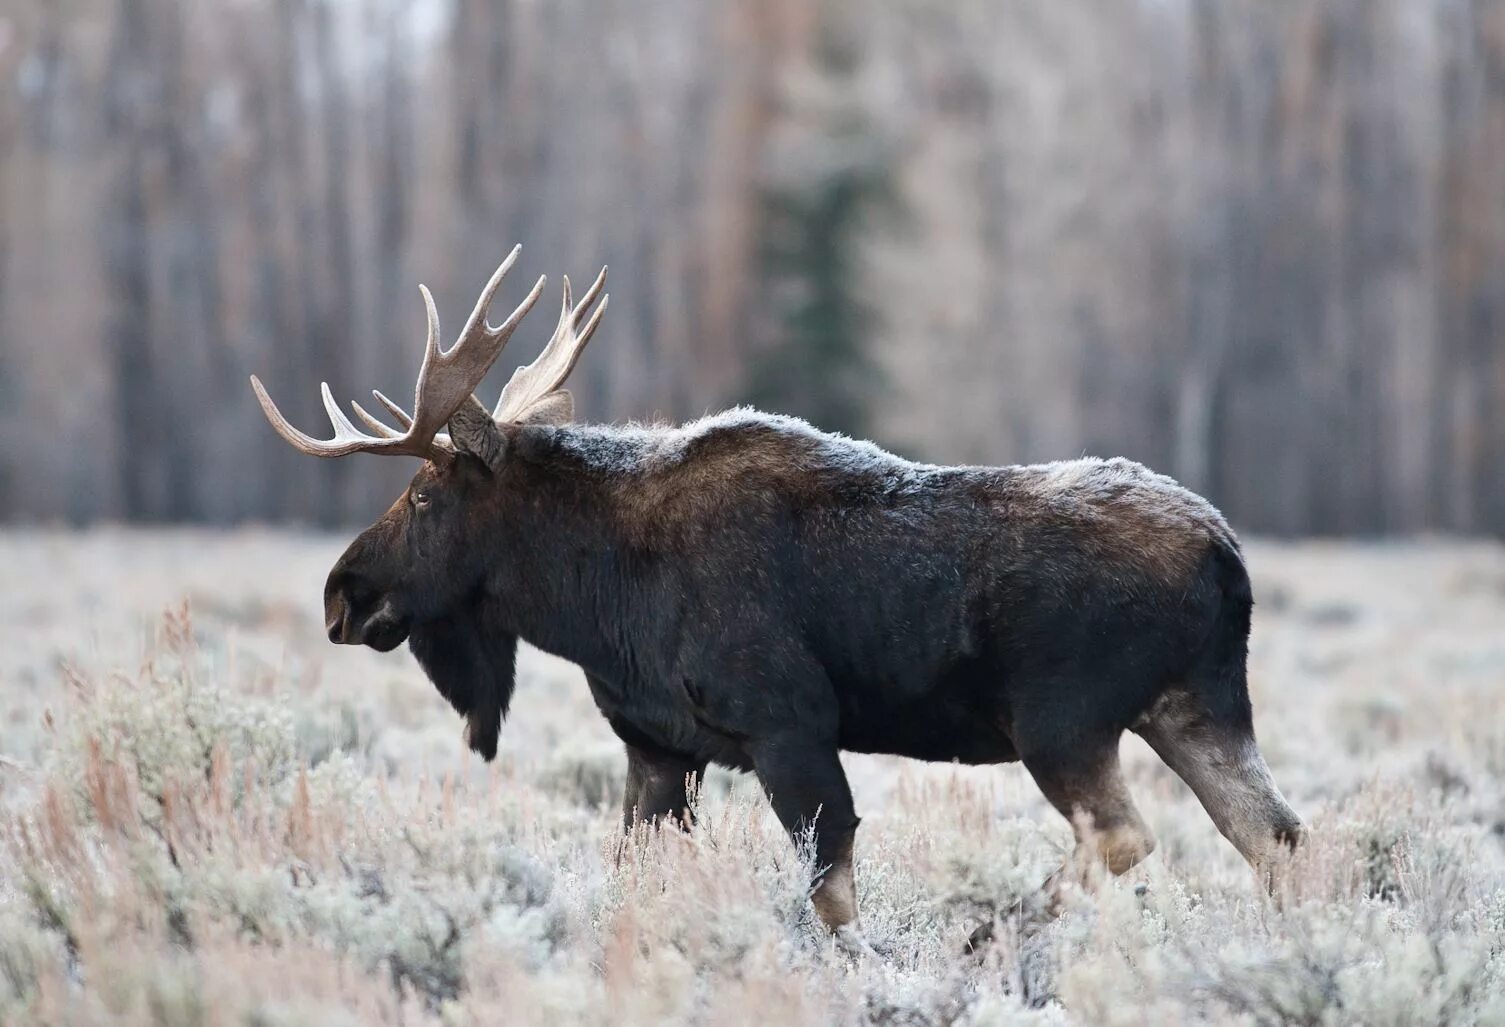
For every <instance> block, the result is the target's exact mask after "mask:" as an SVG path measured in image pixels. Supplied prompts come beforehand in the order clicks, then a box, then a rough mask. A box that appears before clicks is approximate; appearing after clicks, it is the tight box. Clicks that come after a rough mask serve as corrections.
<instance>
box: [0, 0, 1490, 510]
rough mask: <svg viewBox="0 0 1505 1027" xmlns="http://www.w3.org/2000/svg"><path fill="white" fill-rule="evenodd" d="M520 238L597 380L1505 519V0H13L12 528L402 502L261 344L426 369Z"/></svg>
mask: <svg viewBox="0 0 1505 1027" xmlns="http://www.w3.org/2000/svg"><path fill="white" fill-rule="evenodd" d="M519 241H520V242H522V243H524V252H523V259H522V261H521V263H520V266H519V268H518V269H517V271H515V272H514V276H515V277H516V278H517V279H518V282H516V283H509V289H508V290H507V291H506V292H505V293H504V295H503V297H502V298H501V299H500V300H499V301H498V307H499V308H501V307H503V306H508V307H510V304H511V303H515V302H516V300H517V299H518V298H519V297H520V296H521V295H522V292H523V289H524V288H525V287H526V285H527V284H529V283H531V281H532V279H533V278H534V277H536V275H538V274H539V273H542V272H547V273H549V275H550V278H551V295H557V293H554V292H553V290H554V289H557V286H558V278H559V275H560V273H562V272H568V273H570V274H571V275H572V277H574V279H575V280H576V281H577V283H578V282H580V281H582V280H585V281H588V280H589V278H590V277H591V275H592V274H593V273H594V272H595V270H596V269H597V267H599V265H600V264H601V263H603V262H609V263H610V264H611V267H612V271H611V281H610V288H611V292H612V303H611V311H610V313H609V315H608V316H607V319H606V322H605V325H604V327H603V329H602V331H601V333H600V334H599V335H598V336H597V339H596V341H595V342H594V344H593V345H592V348H591V350H590V351H589V352H588V353H587V355H586V358H585V359H584V360H583V361H582V364H581V366H580V368H579V370H578V371H577V373H576V376H575V381H574V388H575V391H576V394H577V397H578V399H579V408H580V410H581V412H582V414H583V415H584V416H586V417H589V418H590V419H593V420H604V419H624V418H646V417H652V416H664V417H671V418H683V417H688V416H694V415H698V414H700V413H702V412H704V411H706V410H709V409H715V408H718V407H721V406H723V405H726V404H729V403H732V402H736V401H744V400H745V401H753V402H756V403H759V404H760V405H765V406H768V407H771V408H775V409H780V410H787V411H790V412H795V413H800V414H803V415H806V416H808V417H810V418H811V419H812V420H814V421H815V422H816V423H817V424H819V425H821V426H822V427H826V428H832V429H841V430H846V431H850V432H854V433H858V434H862V435H867V436H870V437H873V438H875V439H877V440H878V441H880V442H882V443H884V444H886V445H889V446H891V447H893V448H895V449H897V450H899V451H901V452H903V453H905V454H907V455H911V456H915V457H920V458H926V459H933V460H938V461H944V462H964V461H972V462H986V463H1005V462H1018V461H1032V460H1042V459H1053V458H1061V457H1073V456H1077V455H1079V454H1081V453H1083V452H1084V451H1085V452H1091V453H1098V454H1103V455H1109V454H1120V453H1121V454H1124V455H1128V456H1131V457H1134V458H1137V459H1140V460H1143V461H1145V462H1146V463H1149V464H1150V465H1152V466H1154V467H1155V468H1157V469H1160V470H1163V471H1166V472H1168V473H1171V474H1174V475H1176V476H1177V477H1179V478H1180V479H1181V480H1182V481H1184V482H1185V483H1186V484H1188V485H1189V486H1191V487H1193V488H1195V489H1198V490H1200V491H1203V492H1205V493H1206V494H1207V495H1209V496H1210V497H1211V498H1213V499H1214V500H1215V501H1216V502H1218V503H1219V504H1221V505H1222V506H1223V507H1224V509H1225V510H1226V511H1227V512H1228V514H1229V515H1230V518H1231V519H1232V520H1233V521H1234V522H1235V524H1236V526H1238V527H1240V528H1243V529H1249V530H1254V531H1260V532H1267V533H1278V534H1302V533H1350V532H1356V533H1375V532H1413V531H1423V530H1441V531H1461V532H1494V533H1499V532H1502V531H1505V2H1501V0H1279V2H1274V0H1137V2H1122V0H1052V2H1050V3H1039V2H1034V0H990V2H984V0H874V2H867V3H863V2H859V0H850V2H843V0H822V2H819V3H808V2H804V0H449V2H442V0H5V3H4V4H3V5H0V520H35V519H64V520H68V521H87V520H92V519H100V518H111V519H126V520H140V521H162V520H187V521H205V522H217V523H223V522H233V521H240V520H246V519H266V520H272V519H292V520H298V521H305V522H319V523H335V522H345V521H366V520H369V519H370V518H371V517H373V516H374V515H375V514H376V513H377V512H378V511H379V510H380V509H382V508H383V507H384V506H385V504H386V503H387V502H388V501H389V500H390V498H391V496H392V495H393V494H395V492H396V490H397V488H398V487H399V483H400V482H401V481H403V480H405V478H406V476H407V474H408V473H410V471H411V467H410V466H395V467H394V466H389V465H394V464H396V465H400V464H403V463H404V462H403V461H381V460H354V461H319V460H312V459H308V458H306V457H301V456H299V455H297V454H296V453H294V452H293V451H292V450H291V448H290V447H288V446H287V445H285V444H283V443H282V442H281V441H279V440H278V439H277V438H276V437H275V436H274V435H273V433H272V431H271V429H270V428H269V427H268V426H267V425H266V423H265V421H264V420H263V418H262V416H261V413H260V411H259V409H258V408H257V406H256V404H255V402H254V400H253V398H252V395H251V391H250V388H249V387H248V385H247V382H246V377H247V375H248V374H250V373H251V372H255V373H257V374H259V375H260V376H261V377H262V378H263V380H265V381H266V382H267V384H268V387H269V388H270V390H271V392H272V395H273V396H274V397H276V399H277V400H278V402H279V403H280V404H281V405H282V408H283V410H284V411H286V412H288V414H289V416H291V417H293V419H294V421H295V422H296V423H298V424H300V425H302V426H304V427H305V428H307V429H309V430H313V431H315V433H319V432H320V431H321V430H322V427H323V425H324V423H325V422H324V418H323V414H322V412H321V411H320V409H319V406H318V398H317V386H318V382H319V380H320V379H327V380H328V381H329V382H330V384H331V386H332V388H333V389H334V391H335V393H336V395H338V396H342V397H345V398H359V397H363V396H365V395H366V394H367V390H368V389H370V388H371V387H373V386H374V387H379V388H381V389H383V390H384V391H387V392H389V393H391V394H393V395H395V396H407V395H411V389H412V382H413V377H414V374H415V372H416V370H417V362H418V358H419V354H420V349H421V342H422V331H423V329H422V324H423V321H422V307H421V304H420V301H419V297H418V292H417V288H416V286H417V283H418V282H419V281H424V282H427V283H428V284H429V285H430V287H431V288H433V289H434V292H435V295H436V297H437V298H438V300H439V306H440V311H441V315H442V317H443V318H444V323H445V326H446V334H447V336H448V337H452V333H453V332H454V331H456V330H457V329H458V327H459V325H460V323H461V322H462V320H463V318H464V317H465V315H466V314H467V313H468V312H469V309H470V306H471V304H472V303H473V301H474V298H475V296H476V293H477V292H478V291H479V289H480V286H481V285H482V284H483V283H484V281H485V280H486V278H487V276H488V275H489V274H490V272H491V270H492V269H493V268H494V267H495V266H496V264H497V262H498V261H499V260H500V259H501V257H502V256H503V255H505V254H506V252H507V251H508V249H509V248H510V247H511V246H512V244H513V243H514V242H519ZM553 305H554V304H553V302H550V303H547V304H544V305H543V306H542V308H541V309H540V310H539V311H537V312H535V314H534V316H533V318H532V320H531V322H529V323H527V324H526V325H525V328H524V329H523V330H522V331H521V332H520V333H519V335H518V336H517V337H516V339H515V341H514V343H513V348H512V349H511V350H509V351H508V352H507V353H506V354H505V355H504V356H503V358H502V361H501V364H502V365H503V366H501V367H499V368H498V370H497V371H495V372H494V373H493V377H494V379H495V382H494V385H493V389H495V388H499V387H500V383H501V382H502V381H503V380H504V379H505V375H506V374H507V373H509V372H510V369H511V367H513V366H515V365H516V364H517V363H520V362H522V361H524V360H526V359H529V358H531V357H532V356H533V355H534V354H535V353H536V352H537V349H538V347H539V346H540V345H541V344H542V342H543V340H544V338H545V336H546V335H547V333H548V331H549V329H550V328H551V327H552V321H553V316H554V311H553ZM494 395H495V393H494V391H493V392H491V393H490V394H489V395H488V396H487V397H486V398H494Z"/></svg>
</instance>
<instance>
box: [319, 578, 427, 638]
mask: <svg viewBox="0 0 1505 1027" xmlns="http://www.w3.org/2000/svg"><path fill="white" fill-rule="evenodd" d="M324 631H325V633H326V634H327V635H328V636H329V640H330V641H331V642H334V643H335V644H336V645H368V646H370V647H371V648H373V649H376V650H379V651H381V652H388V651H390V650H392V649H395V648H397V646H399V645H401V644H402V642H403V641H404V640H405V639H406V638H407V636H408V619H407V618H406V617H405V616H404V615H403V614H402V613H401V612H400V610H399V609H398V605H397V604H396V603H395V602H394V601H393V599H392V597H391V596H389V595H388V596H384V595H379V594H378V595H352V594H351V593H350V592H349V591H348V590H347V589H343V588H331V589H328V590H326V592H325V595H324Z"/></svg>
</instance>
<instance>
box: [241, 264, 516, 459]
mask: <svg viewBox="0 0 1505 1027" xmlns="http://www.w3.org/2000/svg"><path fill="white" fill-rule="evenodd" d="M521 252H522V247H521V246H514V247H513V248H512V252H511V253H510V254H508V255H507V259H506V260H504V261H502V265H501V267H499V268H497V269H496V273H495V274H493V275H492V276H491V281H489V282H487V283H486V288H485V289H483V290H481V298H480V299H479V300H477V301H476V308H475V310H474V311H473V312H472V313H471V315H470V320H469V321H467V322H466V323H465V329H464V331H462V332H461V333H460V338H459V339H458V340H456V342H455V344H454V345H453V346H451V347H450V348H449V349H448V350H441V349H440V348H439V312H438V311H437V310H436V309H435V308H434V297H433V296H432V295H431V294H430V293H429V291H428V289H427V288H426V287H424V286H422V285H420V286H419V287H418V288H419V290H420V291H421V292H422V293H423V305H424V308H425V310H426V311H427V312H428V341H427V342H426V343H425V344H424V350H423V364H422V366H421V367H420V368H419V369H418V385H417V387H416V389H415V390H414V395H413V416H412V417H409V416H408V415H407V414H405V413H403V412H402V410H401V408H400V407H398V406H397V404H395V403H393V402H392V401H391V400H389V399H387V398H386V397H385V396H383V395H381V393H376V396H377V398H378V399H379V400H381V401H382V403H383V404H384V405H385V406H386V407H387V409H388V410H391V411H392V412H393V414H394V416H398V419H399V421H401V422H402V424H403V428H404V430H403V431H402V432H400V433H399V432H396V431H393V430H392V429H391V428H388V427H387V426H386V425H384V424H382V423H381V422H380V421H377V420H376V419H375V418H373V417H372V416H371V415H370V414H368V413H366V411H365V410H362V409H361V407H360V405H359V404H356V403H352V404H351V406H352V407H353V408H354V409H355V412H356V414H357V415H358V416H359V417H360V419H361V420H362V421H365V422H366V424H367V425H369V426H371V427H372V429H373V430H375V431H377V432H378V434H377V435H367V434H365V433H364V432H362V431H361V430H360V429H358V428H356V426H355V425H353V424H351V423H350V419H349V418H347V417H346V416H345V415H344V413H342V412H341V411H340V408H339V406H338V405H337V404H336V403H335V401H334V396H333V395H331V393H330V391H329V385H328V383H327V382H321V383H320V384H319V391H320V394H321V395H322V396H323V398H324V409H325V410H326V411H327V412H328V414H329V421H330V423H331V424H332V425H334V438H332V439H316V438H313V437H312V436H310V435H305V434H304V433H303V432H301V431H299V430H298V429H297V428H294V427H293V426H292V424H290V423H289V422H288V420H287V418H285V417H283V416H282V412H281V411H280V410H278V409H277V405H276V404H275V403H273V402H272V398H271V397H270V396H268V395H267V391H266V389H265V388H263V387H262V384H261V380H260V379H258V378H257V377H256V376H255V375H254V374H253V375H252V376H251V388H252V389H254V390H255V391H256V398H257V399H258V400H260V401H261V409H262V411H263V412H264V413H265V414H266V416H267V420H268V421H271V422H272V427H273V428H275V429H276V430H277V434H279V435H281V436H282V437H283V438H284V439H286V440H287V441H288V442H290V443H292V445H293V447H294V448H295V449H297V450H298V451H299V452H303V453H307V454H309V455H310V456H329V457H333V456H345V455H346V454H349V453H385V454H394V455H399V456H417V457H423V458H425V459H433V458H435V457H440V456H443V455H444V454H446V453H447V452H448V451H449V450H450V449H451V447H450V446H449V444H448V443H449V440H448V438H447V437H445V436H442V435H440V434H439V429H440V428H442V427H444V425H445V422H447V421H448V420H449V418H450V415H451V414H453V413H454V412H455V411H456V410H457V409H459V407H460V404H462V403H464V402H465V400H466V399H467V398H468V397H469V396H470V394H471V393H472V392H474V391H475V389H476V386H478V385H480V384H481V379H482V378H485V377H486V372H487V371H489V370H491V365H492V364H494V363H495V362H496V358H497V356H498V355H500V354H501V352H502V347H504V346H506V345H507V340H508V339H509V338H510V337H511V336H512V333H513V331H514V330H515V329H516V328H517V326H518V324H519V323H520V322H521V321H522V319H523V318H524V317H525V316H527V313H528V311H530V310H532V309H533V304H535V303H537V302H538V297H539V296H541V295H543V287H544V281H545V278H544V277H542V276H540V277H539V279H538V282H537V284H535V285H534V286H533V291H532V292H530V293H528V296H527V298H526V299H524V300H523V301H522V303H520V304H518V307H517V309H516V310H514V311H513V312H512V314H511V316H509V317H508V318H507V320H506V321H504V322H502V324H501V325H500V326H499V327H496V328H493V327H492V326H491V324H490V322H489V321H488V319H487V311H488V310H489V309H490V307H491V298H492V297H493V296H495V295H496V291H497V289H498V288H499V287H500V286H501V284H502V279H503V278H504V277H506V275H507V272H508V271H509V270H510V269H511V267H512V265H513V263H514V262H515V261H516V260H517V257H518V254H519V253H521ZM399 415H400V416H399Z"/></svg>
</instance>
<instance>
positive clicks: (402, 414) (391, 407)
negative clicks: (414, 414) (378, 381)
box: [371, 389, 413, 428]
mask: <svg viewBox="0 0 1505 1027" xmlns="http://www.w3.org/2000/svg"><path fill="white" fill-rule="evenodd" d="M371 395H372V396H374V397H376V401H377V402H378V403H380V404H381V405H382V406H384V407H386V408H387V413H389V414H391V415H392V416H393V417H395V418H396V419H397V423H398V424H399V425H401V426H402V427H403V428H411V427H413V419H412V418H411V417H409V416H408V412H407V411H406V410H404V409H403V408H402V407H400V406H398V405H397V404H396V403H394V402H392V401H391V400H390V399H388V398H387V397H386V395H385V394H384V393H383V392H382V391H381V390H380V389H372V390H371Z"/></svg>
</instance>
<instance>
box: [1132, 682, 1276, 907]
mask: <svg viewBox="0 0 1505 1027" xmlns="http://www.w3.org/2000/svg"><path fill="white" fill-rule="evenodd" d="M1134 730H1135V731H1136V732H1137V733H1138V734H1139V736H1140V737H1142V738H1143V739H1144V740H1145V741H1146V742H1148V743H1149V745H1150V748H1152V749H1154V750H1155V753H1156V754H1157V755H1158V756H1159V757H1160V758H1161V760H1163V761H1164V762H1165V764H1166V766H1168V767H1170V768H1171V769H1172V770H1174V771H1175V772H1176V774H1177V775H1178V776H1179V777H1180V778H1181V780H1183V781H1185V782H1186V783H1187V785H1188V786H1189V787H1190V788H1191V790H1192V791H1193V792H1194V793H1196V796H1197V799H1198V800H1199V801H1200V802H1201V803H1202V807H1203V809H1205V810H1207V814H1208V816H1210V817H1211V818H1212V821H1213V823H1215V824H1216V825H1217V827H1218V830H1219V831H1221V832H1222V834H1223V837H1225V838H1227V839H1228V840H1229V841H1230V842H1232V843H1233V845H1234V847H1235V848H1237V849H1238V851H1239V852H1240V854H1242V855H1243V857H1244V859H1246V860H1247V861H1248V862H1249V865H1250V866H1252V867H1253V868H1254V869H1255V872H1256V873H1258V874H1259V875H1260V878H1261V880H1262V882H1263V883H1264V885H1265V886H1266V887H1267V888H1273V887H1274V885H1275V882H1274V880H1273V874H1274V873H1275V869H1276V868H1277V867H1278V866H1279V862H1280V858H1281V857H1282V856H1283V855H1284V854H1285V853H1286V852H1288V851H1290V850H1291V849H1294V848H1295V847H1296V846H1297V845H1299V844H1300V843H1301V841H1302V839H1303V838H1304V836H1305V834H1306V827H1305V825H1304V824H1302V822H1301V818H1300V817H1299V816H1297V815H1296V811H1295V810H1293V809H1291V807H1290V804H1289V803H1287V802H1286V800H1285V796H1283V795H1281V794H1280V789H1279V788H1277V787H1276V785H1275V779H1274V777H1272V776H1271V774H1270V768H1269V767H1268V766H1266V764H1265V760H1264V757H1263V756H1261V755H1260V752H1259V747H1258V746H1257V745H1255V742H1254V729H1253V726H1252V724H1250V723H1249V721H1248V719H1247V718H1246V717H1243V716H1235V717H1216V716H1214V715H1212V714H1211V713H1210V712H1209V711H1208V708H1207V705H1206V704H1205V703H1203V702H1202V701H1201V700H1199V699H1198V698H1197V697H1196V696H1195V695H1192V694H1190V693H1187V692H1180V691H1176V692H1168V693H1166V694H1165V695H1164V696H1162V697H1161V698H1160V699H1159V700H1158V701H1157V702H1156V703H1155V705H1154V706H1153V707H1151V709H1150V711H1149V713H1148V714H1147V715H1146V716H1145V718H1144V720H1143V721H1142V722H1141V723H1139V724H1137V725H1135V728H1134Z"/></svg>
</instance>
